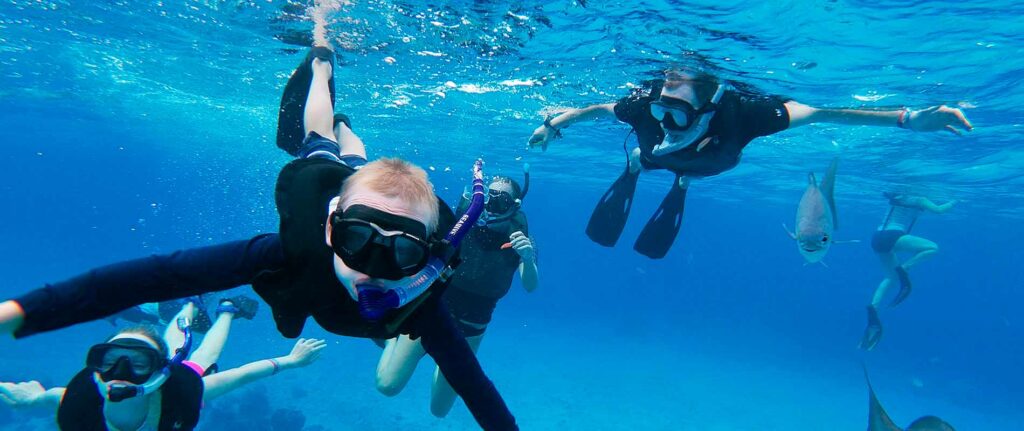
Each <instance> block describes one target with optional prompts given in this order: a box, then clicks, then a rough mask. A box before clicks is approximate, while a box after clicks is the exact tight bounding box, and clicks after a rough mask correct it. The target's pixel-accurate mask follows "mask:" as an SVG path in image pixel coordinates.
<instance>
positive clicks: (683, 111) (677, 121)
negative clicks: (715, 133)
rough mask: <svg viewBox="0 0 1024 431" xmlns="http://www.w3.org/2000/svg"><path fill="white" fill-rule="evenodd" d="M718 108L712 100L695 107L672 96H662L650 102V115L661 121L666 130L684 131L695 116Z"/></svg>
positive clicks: (691, 123)
mask: <svg viewBox="0 0 1024 431" xmlns="http://www.w3.org/2000/svg"><path fill="white" fill-rule="evenodd" d="M717 109H718V104H717V103H714V102H708V103H705V104H704V106H702V107H701V108H700V109H696V108H694V107H693V105H691V104H690V103H689V102H686V101H684V100H682V99H676V98H674V97H662V98H660V99H658V100H655V101H652V102H651V115H652V116H653V117H654V118H655V119H657V120H658V121H659V122H661V125H662V126H663V127H664V128H665V129H666V130H673V131H678V132H681V131H684V130H687V129H689V128H690V126H692V125H693V123H694V122H695V121H697V118H698V117H700V116H701V115H704V114H706V113H708V112H714V111H715V110H717Z"/></svg>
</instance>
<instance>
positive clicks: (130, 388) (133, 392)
mask: <svg viewBox="0 0 1024 431" xmlns="http://www.w3.org/2000/svg"><path fill="white" fill-rule="evenodd" d="M191 325H192V322H191V321H190V320H189V319H188V318H185V317H180V318H178V329H180V330H181V332H182V333H184V334H185V342H184V343H182V345H181V347H180V348H178V349H177V350H175V351H174V356H173V357H172V358H171V360H170V361H169V362H168V363H167V365H165V366H164V367H163V368H162V369H160V371H157V372H156V373H153V375H152V376H150V378H149V380H148V381H146V383H143V384H141V385H129V384H124V383H110V384H104V385H106V387H107V399H109V400H110V401H113V402H118V401H124V400H126V399H128V398H134V397H141V396H143V395H148V394H151V393H153V392H156V391H157V390H158V389H160V386H162V385H163V384H164V382H166V381H167V379H168V378H170V377H171V365H174V364H180V363H181V362H182V361H184V360H185V359H188V355H189V354H190V353H191V352H192V328H191Z"/></svg>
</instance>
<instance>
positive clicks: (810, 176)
mask: <svg viewBox="0 0 1024 431" xmlns="http://www.w3.org/2000/svg"><path fill="white" fill-rule="evenodd" d="M807 182H808V183H810V184H811V185H812V186H817V185H818V179H817V178H815V177H814V172H808V173H807Z"/></svg>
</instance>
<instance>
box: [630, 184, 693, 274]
mask: <svg viewBox="0 0 1024 431" xmlns="http://www.w3.org/2000/svg"><path fill="white" fill-rule="evenodd" d="M685 208H686V189H685V188H682V187H679V177H676V179H675V181H673V182H672V190H669V192H668V194H667V195H665V199H664V200H662V201H661V206H659V207H658V210H657V211H655V212H654V215H652V216H651V219H650V220H648V221H647V225H645V226H644V230H643V231H642V232H640V236H639V237H638V238H637V239H636V243H635V244H633V250H636V251H637V252H639V253H640V254H642V255H644V256H647V257H649V258H651V259H661V258H663V257H665V255H666V254H668V250H669V249H670V248H672V243H673V242H675V240H676V235H678V234H679V228H680V227H682V225H683V210H684V209H685Z"/></svg>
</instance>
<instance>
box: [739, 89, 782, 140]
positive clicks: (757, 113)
mask: <svg viewBox="0 0 1024 431" xmlns="http://www.w3.org/2000/svg"><path fill="white" fill-rule="evenodd" d="M740 124H742V126H741V127H743V133H744V134H745V135H746V138H747V139H748V140H749V139H754V138H757V137H760V136H768V135H771V134H774V133H778V132H781V131H783V130H786V129H787V128H789V111H787V110H786V100H785V99H782V98H780V97H776V96H754V95H744V96H741V98H740Z"/></svg>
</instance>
